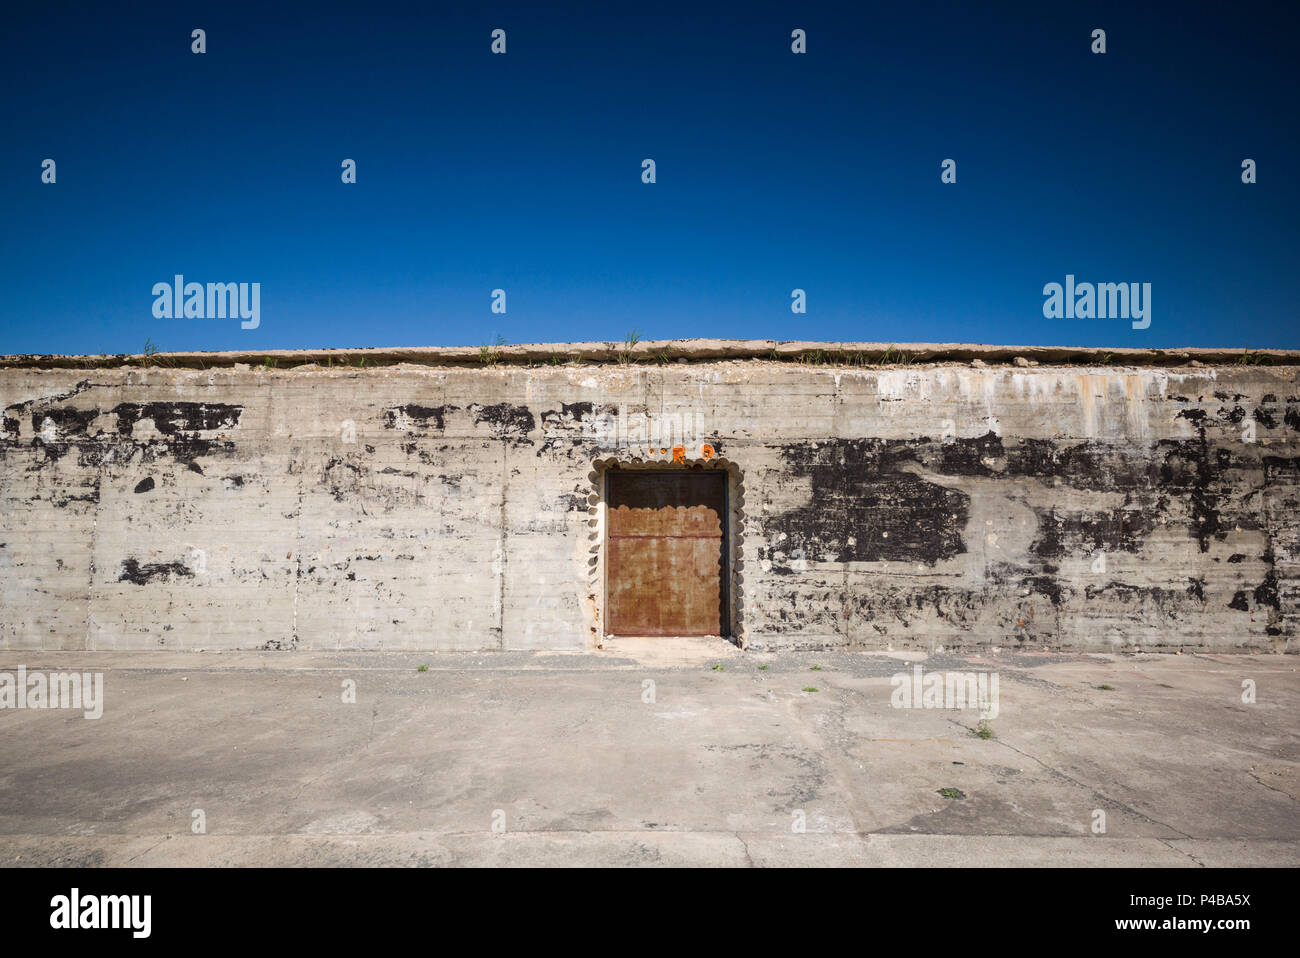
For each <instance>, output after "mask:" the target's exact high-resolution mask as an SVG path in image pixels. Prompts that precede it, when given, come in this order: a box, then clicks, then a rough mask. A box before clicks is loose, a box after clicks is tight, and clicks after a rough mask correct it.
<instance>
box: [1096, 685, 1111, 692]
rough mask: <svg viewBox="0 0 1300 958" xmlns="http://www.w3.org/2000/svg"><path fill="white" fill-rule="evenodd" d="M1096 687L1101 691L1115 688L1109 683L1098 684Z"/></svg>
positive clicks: (1109, 690)
mask: <svg viewBox="0 0 1300 958" xmlns="http://www.w3.org/2000/svg"><path fill="white" fill-rule="evenodd" d="M1097 688H1099V689H1101V690H1102V691H1103V692H1113V691H1114V690H1115V688H1114V686H1111V685H1099V686H1097Z"/></svg>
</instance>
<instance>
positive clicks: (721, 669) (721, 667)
mask: <svg viewBox="0 0 1300 958" xmlns="http://www.w3.org/2000/svg"><path fill="white" fill-rule="evenodd" d="M726 668H727V667H726V666H725V665H723V664H722V663H721V662H715V663H714V665H713V671H715V672H724V671H726Z"/></svg>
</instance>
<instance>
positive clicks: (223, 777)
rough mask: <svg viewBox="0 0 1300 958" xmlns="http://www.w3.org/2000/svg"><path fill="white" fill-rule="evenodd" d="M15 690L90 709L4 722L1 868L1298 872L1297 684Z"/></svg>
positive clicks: (857, 674)
mask: <svg viewBox="0 0 1300 958" xmlns="http://www.w3.org/2000/svg"><path fill="white" fill-rule="evenodd" d="M914 662H920V663H921V664H922V666H923V667H924V668H925V669H926V671H927V672H928V671H930V670H957V671H963V672H970V671H974V672H989V673H996V674H997V676H998V678H999V703H998V708H999V714H998V716H997V717H996V718H995V719H993V720H992V722H991V723H990V725H991V727H992V729H993V732H994V736H995V737H993V738H988V739H982V738H980V737H977V736H976V735H975V734H974V732H973V730H974V729H975V727H976V723H977V721H978V716H977V714H976V712H975V711H973V710H969V709H968V710H964V711H955V710H934V709H905V708H894V707H891V692H892V691H893V688H892V686H891V683H890V676H891V675H894V674H896V673H898V672H902V671H906V670H908V669H910V668H911V665H912V664H913V663H914ZM20 664H21V665H25V666H26V667H27V669H28V671H29V673H30V672H31V671H34V670H51V671H66V670H72V669H76V670H89V671H98V672H103V673H104V686H105V699H106V705H105V710H104V714H103V717H102V718H100V719H98V720H93V721H88V720H86V719H84V718H83V717H82V714H81V713H80V712H72V711H65V710H22V711H18V710H3V711H0V862H3V863H4V864H6V865H20V866H22V865H35V866H50V865H187V866H189V865H737V866H744V865H936V866H961V865H1187V866H1197V865H1222V866H1254V865H1295V864H1297V863H1298V862H1300V814H1297V812H1298V811H1300V807H1298V806H1297V799H1298V798H1300V736H1298V734H1297V733H1300V673H1298V672H1297V668H1298V667H1300V659H1297V658H1296V657H1295V656H1282V655H1242V656H1229V655H1147V654H1143V655H1136V656H1126V657H1120V656H1110V655H1049V654H1038V655H1014V654H1009V653H1006V652H1003V653H1001V654H989V655H987V656H983V657H964V658H963V657H957V656H929V657H927V656H924V655H920V654H907V653H889V654H885V653H845V652H838V653H783V654H780V655H764V654H758V653H752V652H740V651H738V650H736V649H734V648H732V647H731V646H729V645H726V644H724V643H720V642H708V641H691V640H641V641H638V642H627V641H625V642H622V643H616V644H615V645H614V646H612V647H611V648H609V649H607V650H605V651H602V652H592V653H567V654H555V653H479V654H460V653H437V654H434V653H425V654H420V653H360V652H358V653H331V654H325V653H313V652H295V653H233V654H232V653H226V654H212V653H197V652H194V653H75V652H68V653H62V652H27V653H18V652H3V653H0V672H16V670H17V668H18V666H19V665H20ZM420 665H427V666H428V668H427V671H417V668H418V667H419V666H420ZM715 666H721V668H716V667H715ZM816 666H819V667H820V668H814V667H816ZM1246 679H1249V680H1252V681H1253V682H1254V683H1255V694H1256V701H1255V702H1254V703H1253V704H1247V703H1245V702H1243V700H1242V696H1243V691H1242V683H1243V680H1246ZM345 680H352V681H354V682H355V690H356V701H355V703H354V704H352V703H345V702H344V701H343V691H344V683H345ZM647 680H649V681H651V682H653V696H651V695H650V694H649V693H650V688H649V687H648V686H646V684H645V683H646V681H647ZM1103 686H1110V688H1108V689H1107V688H1103ZM809 688H815V689H816V691H806V689H809ZM944 789H956V790H958V792H959V793H960V794H961V795H962V796H964V797H945V795H943V794H941V790H944ZM949 794H951V795H955V794H956V793H949ZM196 810H201V811H202V814H203V820H204V822H205V824H206V834H194V833H193V831H192V825H193V822H194V821H195V817H194V813H195V811H196ZM1097 810H1100V811H1101V812H1104V813H1105V831H1104V834H1094V833H1093V830H1092V829H1093V824H1094V821H1096V820H1097V818H1096V815H1095V812H1096V811H1097ZM800 820H802V822H803V824H804V827H805V830H804V831H802V832H800V831H796V830H795V829H796V827H797V824H798V822H799V821H800ZM494 825H495V826H496V827H498V828H503V829H504V830H503V831H494Z"/></svg>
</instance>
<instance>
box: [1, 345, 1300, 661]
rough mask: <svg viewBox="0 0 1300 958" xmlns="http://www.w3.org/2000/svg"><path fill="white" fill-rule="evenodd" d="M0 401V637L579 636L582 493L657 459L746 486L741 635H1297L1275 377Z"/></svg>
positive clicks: (216, 378)
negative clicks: (726, 474)
mask: <svg viewBox="0 0 1300 958" xmlns="http://www.w3.org/2000/svg"><path fill="white" fill-rule="evenodd" d="M0 409H2V410H3V419H2V420H0V648H6V649H28V648H30V649H148V648H167V649H179V648H184V649H210V650H216V649H236V648H265V649H292V648H306V647H310V648H313V649H335V648H384V649H431V650H432V649H480V648H511V649H536V648H547V649H583V648H590V647H592V646H593V645H594V644H597V643H598V642H599V640H600V623H601V621H602V620H601V602H602V596H601V588H600V582H601V579H600V563H601V561H602V557H601V554H600V543H601V536H600V531H601V523H602V521H603V517H602V513H601V508H602V506H601V502H600V496H599V492H598V489H599V484H598V483H596V481H595V480H596V479H597V477H598V476H599V474H600V472H601V470H602V469H604V468H608V466H609V464H610V463H611V462H614V461H617V462H620V463H638V462H639V463H641V464H647V463H664V464H669V465H671V464H673V462H674V459H677V460H681V462H680V463H679V465H680V464H686V465H691V464H695V465H699V466H700V467H701V468H726V469H728V470H730V471H732V472H733V474H734V476H735V478H736V479H737V481H739V480H741V479H743V489H744V494H743V502H741V503H739V508H740V509H741V512H740V513H739V514H733V515H732V517H731V523H732V534H733V536H734V540H733V548H734V549H735V568H734V569H733V570H732V574H733V576H734V580H733V589H734V593H733V602H734V603H739V608H737V610H736V615H735V618H734V621H735V622H737V623H739V625H738V629H739V632H740V634H739V635H738V636H737V638H738V639H739V640H740V641H742V642H743V643H745V644H747V645H748V646H750V647H758V648H767V649H783V648H819V647H860V648H888V647H892V648H922V649H931V648H934V647H937V646H943V647H945V648H962V647H975V646H1000V647H1016V648H1025V649H1078V650H1124V649H1133V648H1143V649H1158V648H1173V647H1178V648H1187V649H1206V650H1231V649H1258V650H1285V651H1294V650H1295V647H1296V646H1295V642H1294V638H1295V635H1296V626H1297V611H1296V610H1297V602H1296V596H1297V592H1298V591H1300V541H1298V540H1300V456H1298V446H1300V388H1297V368H1296V367H1294V366H1288V367H1277V366H1274V367H1263V366H1242V367H1218V368H1192V367H1182V368H1175V369H1168V368H1132V367H1129V368H1111V367H1102V366H1098V367H1080V366H1074V367H1068V366H1060V367H1037V368H1012V367H986V368H979V367H974V366H969V365H965V366H964V365H925V366H900V367H882V368H867V369H860V368H836V367H813V366H805V365H798V364H793V363H777V362H763V361H754V360H739V361H722V362H708V363H691V364H683V365H677V364H670V365H667V366H652V365H649V364H640V365H629V366H618V365H603V366H592V365H588V366H574V365H570V366H556V367H551V366H540V367H534V368H529V367H523V366H497V367H491V368H484V369H475V368H463V367H428V366H417V365H395V366H384V367H379V368H373V369H371V368H363V369H356V368H348V369H340V368H333V369H326V368H321V367H317V366H304V367H298V368H295V369H292V370H276V369H261V368H249V367H248V366H235V367H233V368H230V367H228V368H220V369H212V370H197V369H167V368H157V367H154V368H145V369H140V368H113V369H108V368H100V369H86V370H75V369H67V368H63V369H38V368H26V367H14V368H6V369H3V370H0ZM733 513H735V506H733Z"/></svg>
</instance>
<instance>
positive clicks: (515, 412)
mask: <svg viewBox="0 0 1300 958" xmlns="http://www.w3.org/2000/svg"><path fill="white" fill-rule="evenodd" d="M469 411H470V414H471V415H472V416H473V417H474V422H475V424H476V425H481V424H483V423H487V424H488V426H489V428H491V430H492V435H494V436H495V437H496V438H498V439H510V440H513V441H515V442H520V441H524V440H526V439H527V438H528V434H529V433H530V432H532V431H533V429H534V428H536V426H537V420H536V418H535V417H534V416H533V414H532V411H531V410H529V408H528V407H527V406H515V405H512V404H510V403H505V402H502V403H495V404H493V405H491V406H480V405H479V404H478V403H473V404H472V405H471V406H470V407H469Z"/></svg>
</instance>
